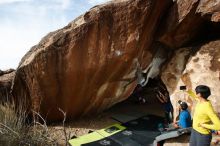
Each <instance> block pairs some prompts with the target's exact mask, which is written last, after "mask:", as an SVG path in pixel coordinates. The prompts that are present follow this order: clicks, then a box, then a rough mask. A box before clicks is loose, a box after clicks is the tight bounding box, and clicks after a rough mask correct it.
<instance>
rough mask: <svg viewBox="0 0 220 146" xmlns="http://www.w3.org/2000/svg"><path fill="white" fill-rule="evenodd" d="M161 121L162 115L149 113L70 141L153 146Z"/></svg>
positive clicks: (76, 145) (86, 145) (87, 145)
mask: <svg viewBox="0 0 220 146" xmlns="http://www.w3.org/2000/svg"><path fill="white" fill-rule="evenodd" d="M161 122H163V118H162V117H158V116H154V115H147V116H144V117H141V118H138V119H136V120H132V121H129V122H126V123H122V124H115V125H112V126H109V127H107V128H104V129H101V130H98V131H95V132H93V133H94V134H93V135H91V136H82V137H80V138H76V139H73V140H70V141H69V142H70V144H71V145H72V146H103V145H106V146H152V145H153V141H154V139H155V137H156V136H158V135H159V134H160V132H159V131H158V130H157V125H158V124H159V123H161ZM90 134H92V133H90ZM90 134H88V135H90ZM96 136H97V137H96ZM77 139H79V140H77ZM92 139H93V140H92Z"/></svg>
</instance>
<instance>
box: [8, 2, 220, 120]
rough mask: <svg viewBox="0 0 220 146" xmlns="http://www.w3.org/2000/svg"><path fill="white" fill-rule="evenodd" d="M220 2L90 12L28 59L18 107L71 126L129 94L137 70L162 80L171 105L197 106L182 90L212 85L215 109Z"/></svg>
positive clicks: (129, 5) (20, 74)
mask: <svg viewBox="0 0 220 146" xmlns="http://www.w3.org/2000/svg"><path fill="white" fill-rule="evenodd" d="M219 3H220V1H219V0H213V1H208V0H177V1H175V2H173V1H171V0H120V1H118V0H116V1H114V2H109V3H107V4H104V5H101V6H96V7H93V8H92V9H91V10H90V11H88V12H86V13H85V14H84V15H81V16H80V17H78V18H77V19H75V20H74V21H73V22H71V23H70V24H69V25H67V26H66V27H64V28H62V29H60V30H57V31H55V32H52V33H49V34H48V35H47V36H46V37H44V38H43V39H42V41H41V42H40V43H39V44H38V45H36V46H34V47H33V48H32V49H31V50H30V51H29V52H28V53H27V54H26V55H25V56H24V57H23V59H22V60H21V62H20V65H19V67H18V69H17V71H16V76H15V79H14V82H13V87H12V93H13V95H14V97H15V100H16V101H17V102H19V101H26V102H27V103H26V105H28V106H29V109H31V110H34V111H40V114H41V115H42V116H43V117H47V120H49V121H53V120H61V119H62V118H63V115H62V114H61V112H59V110H58V108H60V109H62V110H63V111H65V112H67V118H72V119H73V118H75V117H78V116H83V115H85V114H92V113H97V112H101V111H103V110H104V109H107V108H109V107H111V106H112V105H114V104H115V103H118V102H120V101H122V100H125V99H126V98H127V97H128V96H129V95H130V94H131V92H132V91H133V89H134V87H135V86H136V84H137V82H135V78H136V71H137V70H138V66H139V64H140V67H139V68H141V69H143V70H144V71H146V74H147V75H146V76H147V78H155V77H157V76H158V75H159V76H160V75H161V76H162V79H163V81H164V83H165V84H166V86H167V88H168V90H169V92H170V94H171V97H172V99H174V100H173V102H174V104H175V101H177V100H176V99H177V96H181V97H179V98H183V99H185V100H187V101H188V102H189V103H190V104H193V103H192V102H191V101H190V100H189V99H188V97H187V96H185V95H184V93H179V89H178V87H179V86H180V85H183V84H184V83H185V84H187V85H188V86H190V87H192V88H195V86H196V85H197V84H208V85H209V86H210V87H211V88H212V91H213V95H212V97H211V100H212V102H213V104H214V106H215V108H216V109H217V107H220V105H219V103H218V102H219V98H217V95H219V91H220V90H219V88H218V87H217V88H214V87H215V86H217V85H219V55H217V54H219V41H212V40H218V39H219V38H220V24H219ZM208 41H210V43H207V44H204V42H208ZM198 44H200V45H198ZM186 46H187V47H186ZM195 46H196V47H195ZM179 48H181V49H179ZM217 48H218V49H217ZM202 50H203V51H202ZM167 59H169V60H167ZM193 60H194V61H193ZM161 69H163V71H162V72H161ZM139 70H140V69H139ZM210 75H211V77H210V78H208V76H210Z"/></svg>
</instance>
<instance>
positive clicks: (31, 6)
mask: <svg viewBox="0 0 220 146" xmlns="http://www.w3.org/2000/svg"><path fill="white" fill-rule="evenodd" d="M105 1H106V0H105ZM90 2H91V3H90ZM90 2H89V1H86V0H85V1H78V0H0V22H1V23H0V69H8V68H16V67H17V66H18V63H19V62H20V60H21V58H22V57H23V56H24V55H25V53H26V52H28V50H29V49H30V48H31V47H32V46H34V45H36V44H37V43H38V42H39V41H40V40H41V38H42V37H44V36H45V35H46V34H47V33H49V32H51V31H54V30H57V29H59V28H62V27H64V26H65V25H67V24H68V23H69V22H70V21H72V20H73V19H74V18H76V17H77V16H79V15H80V14H82V13H83V12H85V11H86V10H88V9H89V8H91V7H92V6H93V5H95V4H98V3H100V2H104V1H103V0H98V3H97V1H94V0H90ZM92 3H93V4H92Z"/></svg>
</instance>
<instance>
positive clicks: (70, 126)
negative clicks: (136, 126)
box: [49, 99, 163, 145]
mask: <svg viewBox="0 0 220 146" xmlns="http://www.w3.org/2000/svg"><path fill="white" fill-rule="evenodd" d="M115 114H117V115H135V116H137V117H141V116H144V115H147V114H154V115H159V116H163V109H162V105H161V104H160V103H158V102H157V101H155V100H150V99H149V100H147V103H145V104H140V103H137V102H134V101H132V100H126V101H124V102H121V103H119V104H116V105H115V106H113V107H111V108H110V109H108V110H106V111H104V112H102V113H100V114H98V115H92V116H88V117H84V118H81V119H78V120H75V121H74V122H66V123H65V131H66V132H64V127H63V125H62V123H56V124H52V125H50V126H49V130H50V133H51V136H52V137H53V138H54V139H58V143H59V145H66V144H65V141H66V139H70V138H71V137H73V136H76V137H78V136H82V135H84V134H88V132H89V131H94V130H98V129H102V128H105V127H107V126H110V125H112V124H115V123H119V122H118V121H116V120H114V119H113V118H112V116H114V115H115ZM65 133H66V134H65ZM65 135H66V136H65Z"/></svg>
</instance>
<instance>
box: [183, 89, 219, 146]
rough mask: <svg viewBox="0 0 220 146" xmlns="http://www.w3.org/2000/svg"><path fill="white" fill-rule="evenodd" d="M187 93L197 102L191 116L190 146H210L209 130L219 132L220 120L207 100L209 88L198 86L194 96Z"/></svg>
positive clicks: (189, 92)
mask: <svg viewBox="0 0 220 146" xmlns="http://www.w3.org/2000/svg"><path fill="white" fill-rule="evenodd" d="M187 92H188V94H189V95H190V96H191V97H193V99H196V100H197V104H196V106H195V111H194V115H193V126H192V127H193V128H192V131H191V136H190V146H210V143H211V139H212V133H211V130H217V131H218V130H220V120H219V118H218V116H217V115H216V114H215V112H214V110H213V107H212V104H211V102H210V101H209V100H208V97H209V96H210V95H211V91H210V88H209V87H208V86H206V85H199V86H197V87H196V89H195V92H196V94H194V93H193V92H192V91H191V90H189V91H187Z"/></svg>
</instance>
